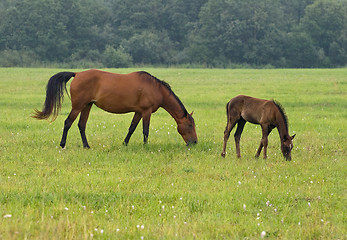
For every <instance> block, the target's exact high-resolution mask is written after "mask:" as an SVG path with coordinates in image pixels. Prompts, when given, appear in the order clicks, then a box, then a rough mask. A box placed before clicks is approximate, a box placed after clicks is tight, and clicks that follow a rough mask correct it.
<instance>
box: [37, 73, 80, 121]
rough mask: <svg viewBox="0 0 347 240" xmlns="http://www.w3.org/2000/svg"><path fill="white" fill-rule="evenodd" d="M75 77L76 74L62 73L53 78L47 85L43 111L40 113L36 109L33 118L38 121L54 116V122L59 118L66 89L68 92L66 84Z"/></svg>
mask: <svg viewBox="0 0 347 240" xmlns="http://www.w3.org/2000/svg"><path fill="white" fill-rule="evenodd" d="M74 76H75V73H73V72H60V73H57V74H55V75H54V76H52V77H51V78H50V79H49V81H48V83H47V87H46V100H45V103H44V105H43V110H42V112H40V111H39V110H37V109H35V110H34V111H35V112H34V115H33V116H32V117H33V118H37V119H48V118H49V117H50V116H51V115H52V114H53V119H52V121H54V120H55V119H56V118H57V116H58V113H59V110H60V108H61V104H62V102H63V98H64V89H65V91H67V90H66V83H67V81H69V80H70V78H72V77H74Z"/></svg>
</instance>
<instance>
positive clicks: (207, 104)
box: [0, 68, 347, 239]
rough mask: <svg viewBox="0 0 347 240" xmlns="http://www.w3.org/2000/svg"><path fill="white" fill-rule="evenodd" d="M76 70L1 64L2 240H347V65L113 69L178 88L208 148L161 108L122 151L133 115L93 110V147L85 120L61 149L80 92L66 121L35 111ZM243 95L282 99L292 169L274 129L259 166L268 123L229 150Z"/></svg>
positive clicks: (251, 130) (248, 127)
mask: <svg viewBox="0 0 347 240" xmlns="http://www.w3.org/2000/svg"><path fill="white" fill-rule="evenodd" d="M66 70H67V69H30V68H29V69H24V68H0V89H1V94H0V239H260V238H267V239H346V238H347V234H346V233H347V228H346V226H347V222H346V219H347V218H346V206H347V191H346V173H347V171H346V170H347V169H346V160H347V151H346V147H347V141H346V139H347V138H346V136H347V128H346V126H347V125H346V122H347V121H346V120H347V111H346V109H347V69H276V70H273V69H269V70H266V69H264V70H250V69H173V68H144V69H107V70H108V71H112V72H118V73H127V72H131V71H137V70H145V71H148V72H149V73H151V74H152V75H154V76H156V77H158V78H159V79H161V80H165V81H166V82H168V83H169V84H170V85H171V87H172V89H173V91H174V92H175V93H176V95H177V96H178V97H179V98H180V99H181V101H182V102H183V104H184V105H185V107H186V108H187V110H188V111H189V112H191V111H194V114H193V117H194V119H195V122H196V130H197V134H198V141H199V142H198V144H197V145H195V146H190V147H186V146H185V144H184V141H183V139H182V138H181V136H180V135H179V134H178V133H177V130H176V123H175V121H174V119H173V118H172V117H171V116H170V115H169V114H168V113H167V112H166V111H165V110H163V109H159V110H158V111H157V112H156V113H155V114H153V115H152V118H151V125H150V132H149V144H147V145H143V137H142V125H139V126H138V128H137V129H136V131H135V133H134V135H133V136H132V138H131V140H130V142H129V145H128V146H123V145H122V142H123V140H124V138H125V136H126V134H127V130H128V127H129V125H130V122H131V119H132V116H133V114H123V115H114V114H110V113H106V112H104V111H102V110H100V109H98V108H97V107H96V106H93V108H92V110H91V114H90V117H89V120H88V123H87V130H86V134H87V137H88V141H89V144H90V146H91V149H89V150H86V149H83V145H82V141H81V138H80V135H79V131H78V127H77V121H76V122H75V123H74V125H73V126H72V127H71V129H70V131H69V135H68V139H67V145H66V149H65V150H62V149H61V148H60V146H59V142H60V138H61V135H62V127H63V123H64V121H65V119H66V117H67V115H68V113H69V111H70V105H71V103H70V99H69V98H68V96H67V95H65V99H64V104H63V107H62V111H61V113H60V115H59V116H58V118H57V119H56V120H55V121H54V122H49V121H38V120H36V119H33V118H31V117H30V115H31V113H32V112H33V109H34V108H38V109H40V110H41V107H42V105H43V102H44V99H45V88H46V84H47V81H48V79H49V78H50V77H51V76H52V75H53V74H55V73H57V72H60V71H66ZM74 71H79V70H74ZM68 85H69V84H68ZM238 94H246V95H251V96H254V97H259V98H265V99H275V100H277V101H279V102H280V103H281V104H282V105H283V107H284V108H285V110H286V113H287V115H288V118H289V133H290V134H291V135H292V134H294V133H295V134H296V137H295V139H294V149H293V151H292V161H285V160H284V158H283V157H282V154H281V151H280V139H279V136H278V132H277V130H275V129H274V130H273V131H272V133H271V134H270V136H269V146H268V159H267V160H264V159H262V158H259V159H255V158H254V155H255V153H256V149H257V147H258V145H259V141H260V138H261V129H260V126H257V125H253V124H250V123H247V124H246V126H245V129H244V132H243V135H242V137H241V155H242V158H241V159H237V157H236V153H235V144H234V140H233V137H232V136H233V133H234V131H235V130H233V131H232V135H231V137H230V139H229V142H228V147H227V155H226V157H225V158H222V157H221V156H220V153H221V151H222V144H223V131H224V129H225V125H226V111H225V106H226V103H227V102H228V101H229V100H230V99H231V98H232V97H234V96H236V95H238Z"/></svg>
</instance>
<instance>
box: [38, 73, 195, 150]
mask: <svg viewBox="0 0 347 240" xmlns="http://www.w3.org/2000/svg"><path fill="white" fill-rule="evenodd" d="M72 77H74V79H73V80H72V81H71V85H70V95H71V104H72V109H71V112H70V114H69V116H68V117H67V119H66V120H65V123H64V130H63V136H62V139H61V142H60V146H61V147H62V148H64V147H65V144H66V137H67V133H68V131H69V129H70V127H71V125H72V123H73V122H74V121H75V119H76V118H77V116H78V115H79V114H80V113H81V115H80V119H79V122H78V127H79V130H80V134H81V138H82V142H83V146H84V147H85V148H90V147H89V144H88V141H87V138H86V134H85V129H86V123H87V120H88V116H89V112H90V109H91V107H92V105H93V104H95V105H96V106H98V107H99V108H101V109H103V110H105V111H107V112H110V113H128V112H135V115H134V117H133V119H132V122H131V125H130V127H129V131H128V134H127V136H126V138H125V140H124V144H125V145H127V144H128V142H129V140H130V137H131V135H132V134H133V132H134V131H135V129H136V127H137V125H138V123H139V121H140V120H141V118H142V123H143V136H144V140H143V141H144V143H147V139H148V133H149V122H150V118H151V114H152V113H154V112H156V111H157V109H158V108H159V107H162V108H164V109H165V110H166V111H167V112H168V113H169V114H170V115H171V116H172V117H173V118H174V119H175V121H176V123H177V130H178V132H179V133H180V134H181V136H182V137H183V140H184V141H185V142H186V144H187V145H188V144H191V143H196V142H197V136H196V132H195V123H194V119H193V117H192V114H189V113H188V112H187V110H186V108H185V107H184V105H183V104H182V102H181V100H180V99H179V98H178V97H177V96H176V95H175V93H174V92H173V91H172V90H171V87H170V85H169V84H168V83H166V82H164V81H161V80H159V79H157V78H156V77H154V76H152V75H150V74H149V73H147V72H133V73H129V74H116V73H110V72H104V71H99V70H94V69H92V70H87V71H83V72H76V73H74V72H60V73H57V74H55V75H54V76H52V77H51V78H50V79H49V81H48V84H47V88H46V100H45V103H44V106H43V110H42V112H41V111H38V110H36V109H35V113H34V115H33V117H34V118H37V119H48V118H49V117H50V116H51V115H52V117H53V121H54V120H55V119H56V117H57V115H58V113H59V110H60V108H61V104H62V101H63V97H64V89H65V91H66V83H67V81H69V79H70V78H72Z"/></svg>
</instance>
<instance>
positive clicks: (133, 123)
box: [123, 112, 142, 146]
mask: <svg viewBox="0 0 347 240" xmlns="http://www.w3.org/2000/svg"><path fill="white" fill-rule="evenodd" d="M141 118H142V115H141V113H138V112H136V113H135V114H134V117H133V120H132V121H131V124H130V127H129V131H128V134H127V136H126V137H125V139H124V142H123V144H124V145H125V146H126V145H128V143H129V140H130V137H131V135H132V134H133V133H134V131H135V129H136V127H137V125H138V124H139V122H140V120H141Z"/></svg>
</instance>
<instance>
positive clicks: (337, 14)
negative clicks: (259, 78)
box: [0, 0, 347, 68]
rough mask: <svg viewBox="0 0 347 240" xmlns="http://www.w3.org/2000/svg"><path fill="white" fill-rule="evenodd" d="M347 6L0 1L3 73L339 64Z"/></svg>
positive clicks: (313, 1) (343, 59)
mask: <svg viewBox="0 0 347 240" xmlns="http://www.w3.org/2000/svg"><path fill="white" fill-rule="evenodd" d="M346 63H347V0H189V1H187V0H170V1H169V0H126V1H124V0H74V1H70V0H0V66H5V67H10V66H42V65H50V64H53V65H54V64H65V66H70V67H129V66H132V65H138V64H151V65H187V66H205V67H229V66H250V67H264V66H271V67H279V68H280V67H289V68H312V67H341V66H346Z"/></svg>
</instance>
